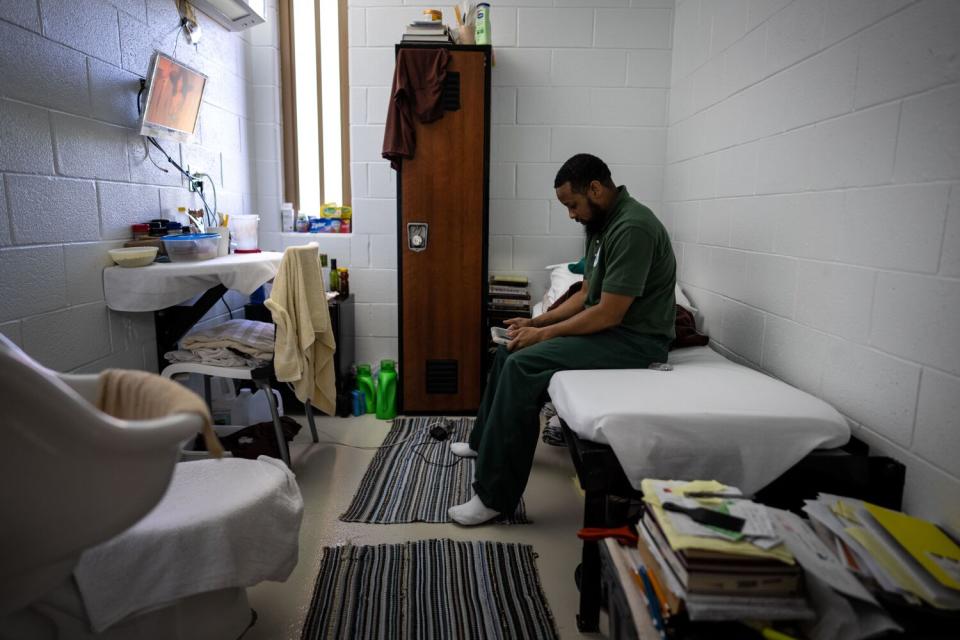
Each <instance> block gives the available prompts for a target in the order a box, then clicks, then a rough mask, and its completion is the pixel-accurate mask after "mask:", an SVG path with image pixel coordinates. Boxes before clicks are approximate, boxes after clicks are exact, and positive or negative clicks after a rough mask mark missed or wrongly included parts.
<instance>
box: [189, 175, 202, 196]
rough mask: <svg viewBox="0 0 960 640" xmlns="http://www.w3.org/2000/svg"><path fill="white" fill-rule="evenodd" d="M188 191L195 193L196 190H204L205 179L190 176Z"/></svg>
mask: <svg viewBox="0 0 960 640" xmlns="http://www.w3.org/2000/svg"><path fill="white" fill-rule="evenodd" d="M187 191H189V192H190V193H194V192H196V191H199V192H202V191H203V180H202V179H200V178H190V179H189V180H188V181H187Z"/></svg>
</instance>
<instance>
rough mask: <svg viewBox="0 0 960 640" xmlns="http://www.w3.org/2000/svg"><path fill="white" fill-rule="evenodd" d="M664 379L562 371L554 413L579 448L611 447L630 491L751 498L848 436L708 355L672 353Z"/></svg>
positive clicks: (842, 425) (814, 410) (554, 391)
mask: <svg viewBox="0 0 960 640" xmlns="http://www.w3.org/2000/svg"><path fill="white" fill-rule="evenodd" d="M669 363H670V364H671V365H672V366H673V370H672V371H655V370H651V369H608V370H592V371H576V370H574V371H561V372H559V373H557V374H555V375H554V376H553V378H552V379H551V381H550V387H549V393H550V398H551V399H552V401H553V404H554V406H555V407H556V409H557V414H558V415H559V416H560V418H561V419H562V420H563V421H564V422H565V423H566V425H567V426H568V427H569V428H570V429H571V430H572V431H573V432H574V433H576V434H577V436H579V437H580V438H582V439H584V440H588V441H591V442H595V443H598V444H605V445H609V446H610V448H611V449H612V450H613V452H614V453H615V454H616V457H617V459H618V460H619V462H620V465H621V467H622V468H623V471H624V473H625V475H626V476H627V479H628V480H629V481H630V484H631V485H632V486H633V487H634V488H635V489H639V488H640V481H641V480H642V479H644V478H669V479H691V480H692V479H715V480H719V481H721V482H724V483H727V484H731V485H734V486H737V487H740V488H741V489H742V490H743V491H744V492H745V493H754V492H756V491H757V490H759V489H761V488H762V487H763V486H765V485H766V484H768V483H769V482H771V481H772V480H774V479H776V478H777V477H778V476H779V475H780V474H782V473H783V472H784V471H786V470H787V469H789V468H790V467H792V466H793V465H794V464H796V463H797V462H798V461H799V460H800V459H801V458H803V457H804V456H806V455H807V454H808V453H810V452H811V451H813V450H815V449H818V448H834V447H839V446H842V445H844V444H846V442H847V441H848V440H849V438H850V428H849V426H848V425H847V423H846V421H845V420H844V419H843V417H842V416H841V415H840V414H839V413H838V412H837V411H836V409H834V408H833V407H831V406H830V405H828V404H827V403H825V402H824V401H822V400H820V399H819V398H816V397H814V396H812V395H810V394H808V393H806V392H804V391H801V390H799V389H796V388H794V387H791V386H790V385H788V384H786V383H784V382H781V381H779V380H777V379H775V378H772V377H770V376H767V375H765V374H763V373H760V372H758V371H754V370H753V369H750V368H748V367H745V366H743V365H740V364H737V363H735V362H732V361H730V360H728V359H727V358H725V357H723V356H722V355H720V354H719V353H717V352H715V351H714V350H713V349H711V348H710V347H691V348H686V349H678V350H676V351H672V352H670V357H669Z"/></svg>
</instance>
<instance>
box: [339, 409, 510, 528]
mask: <svg viewBox="0 0 960 640" xmlns="http://www.w3.org/2000/svg"><path fill="white" fill-rule="evenodd" d="M439 420H440V418H438V417H436V416H431V417H402V418H396V419H395V420H394V421H393V427H392V428H391V429H390V433H388V434H387V437H386V438H385V439H384V441H383V445H382V447H381V448H380V449H379V450H378V451H377V453H376V455H375V456H374V457H373V461H372V462H371V463H370V467H369V468H368V469H367V472H366V473H365V474H364V476H363V480H361V481H360V488H359V489H357V492H356V494H354V496H353V500H352V501H351V503H350V506H349V508H347V511H346V512H345V513H344V514H343V515H341V516H340V519H341V520H343V521H345V522H369V523H376V524H400V523H405V522H450V517H449V516H448V515H447V509H449V508H450V507H452V506H454V505H458V504H462V503H464V502H466V501H467V500H469V499H470V497H471V496H472V495H473V488H472V484H473V460H472V459H469V458H458V457H457V456H455V455H453V454H452V453H450V443H451V442H457V441H464V440H467V438H468V437H469V435H470V429H471V427H472V426H473V420H474V419H473V418H453V419H452V420H453V431H452V432H451V434H450V438H449V439H448V440H443V441H438V440H434V439H433V438H432V437H431V436H430V426H431V425H432V424H433V423H436V422H438V421H439ZM500 522H503V523H508V524H527V523H529V520H527V514H526V511H525V510H524V506H523V501H522V500H521V501H520V504H519V506H517V510H516V512H515V513H514V514H512V515H511V516H510V517H509V518H503V519H502V520H500Z"/></svg>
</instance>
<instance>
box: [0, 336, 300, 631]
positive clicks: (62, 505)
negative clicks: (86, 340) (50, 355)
mask: <svg viewBox="0 0 960 640" xmlns="http://www.w3.org/2000/svg"><path fill="white" fill-rule="evenodd" d="M99 384H100V382H99V376H98V375H96V374H92V375H69V374H61V373H57V372H55V371H52V370H50V369H47V368H45V367H43V366H42V365H40V364H39V363H37V362H36V361H34V360H32V359H31V358H30V357H29V356H27V355H26V354H25V353H24V352H23V351H22V350H20V349H19V348H18V347H17V346H16V345H14V344H13V343H12V342H11V341H10V340H9V339H7V338H6V337H4V336H3V335H0V406H2V407H3V413H2V414H0V415H2V418H0V437H2V440H3V442H4V445H5V455H4V460H3V463H0V510H2V511H0V523H2V524H0V639H2V640H8V639H10V640H13V639H19V638H36V639H37V640H48V639H49V640H54V639H59V638H73V639H77V640H88V639H89V640H93V639H94V638H97V639H101V638H102V639H103V640H208V639H210V638H237V637H239V636H240V635H242V634H243V632H244V630H245V629H247V628H248V627H249V626H251V625H252V621H251V610H250V606H249V603H248V600H247V596H246V586H249V585H250V584H253V583H250V582H246V583H244V582H243V581H242V580H241V579H240V578H237V581H236V582H235V583H229V584H224V585H221V586H212V587H209V588H208V589H206V590H202V591H189V592H188V593H187V594H186V595H184V596H183V597H180V598H178V599H174V600H165V601H163V603H160V604H159V606H150V607H148V608H146V609H143V610H139V611H133V612H131V613H130V614H129V615H127V616H125V617H124V618H122V619H120V620H119V621H117V622H116V623H115V624H113V625H111V626H110V627H109V628H107V629H106V630H104V631H102V632H101V633H94V632H93V631H92V630H91V628H90V621H89V619H88V617H87V609H86V608H85V602H84V601H83V600H81V593H80V590H79V588H78V586H77V583H76V581H75V579H74V571H75V569H76V568H77V566H78V562H82V560H81V556H82V555H83V554H84V552H87V551H91V550H96V549H99V548H102V546H103V545H104V544H111V543H112V542H114V541H115V540H118V539H122V538H124V537H125V536H126V539H127V540H130V539H131V537H136V536H133V534H132V532H138V533H137V534H136V535H137V536H140V537H141V538H143V539H145V540H151V539H153V538H155V536H156V533H157V532H158V531H168V530H170V531H173V530H177V531H178V533H176V534H174V535H176V536H177V537H176V538H175V539H174V541H175V544H183V545H185V546H186V547H187V548H190V547H191V545H193V546H194V547H196V546H197V545H198V543H197V541H196V540H195V537H196V536H195V534H194V532H193V530H189V528H188V527H187V526H186V524H187V523H189V524H190V525H193V524H195V523H196V522H197V520H198V518H197V514H198V513H201V514H203V516H204V517H205V518H206V519H207V520H210V521H216V522H218V523H220V522H222V523H223V525H222V531H220V529H219V528H218V529H217V531H220V532H219V533H218V536H220V537H221V538H222V539H224V540H227V539H228V538H229V537H230V536H233V538H232V540H230V544H234V545H236V544H238V543H237V539H238V538H241V539H243V540H246V539H247V536H249V535H250V534H249V531H246V530H230V528H229V523H230V522H234V521H237V519H238V518H239V519H242V518H244V517H247V518H249V514H250V513H252V512H258V513H260V512H262V513H264V514H268V515H267V517H268V518H272V517H274V514H276V513H277V512H278V507H277V505H279V506H280V507H282V508H283V510H284V513H286V512H292V511H295V510H296V509H299V510H300V512H301V514H302V508H303V502H302V500H300V499H299V492H297V495H296V500H299V504H297V502H296V500H292V498H291V492H290V489H289V487H288V486H287V483H289V482H291V481H292V476H290V478H291V479H287V478H279V479H277V478H276V477H274V478H271V477H269V476H267V475H265V474H264V473H256V471H257V470H258V468H259V467H260V466H261V464H262V463H261V462H260V461H254V460H225V461H223V463H224V465H225V466H226V467H229V468H225V470H224V473H223V474H222V475H221V474H212V475H211V474H210V473H209V471H208V469H209V468H210V467H205V466H204V464H205V463H198V462H185V463H181V464H180V465H179V466H178V465H177V460H178V459H179V457H180V446H181V443H182V442H183V441H184V440H185V439H187V438H189V437H191V436H193V435H194V434H196V433H197V432H198V431H200V430H201V428H202V426H203V418H202V417H201V416H199V415H197V414H194V413H178V414H172V415H169V416H165V417H162V418H156V419H151V420H119V419H116V418H114V417H112V416H110V415H108V414H106V413H104V412H102V411H100V410H98V409H97V408H96V406H95V403H96V400H97V394H98V391H99ZM210 462H212V463H214V464H220V462H219V461H210ZM237 465H248V466H249V468H246V467H245V468H243V469H240V470H239V471H238V468H237ZM175 468H176V469H178V471H177V474H178V475H177V476H176V478H174V469H175ZM194 469H196V471H194ZM228 472H230V473H228ZM198 478H202V479H203V483H202V489H201V490H194V487H195V486H196V485H197V484H198V483H197V479H198ZM168 490H179V491H180V492H181V493H185V495H187V496H189V497H188V498H183V499H178V500H177V501H175V502H173V503H169V504H167V503H164V501H163V498H164V496H165V494H166V493H167V491H168ZM228 492H232V495H233V496H234V498H233V499H232V500H217V498H218V497H220V498H222V497H223V496H224V495H226V494H227V493H228ZM238 495H239V496H241V498H240V499H238V498H236V496H238ZM164 504H166V507H163V505H164ZM158 505H160V506H158ZM198 505H199V506H198ZM181 512H183V515H180V514H181ZM150 517H153V518H154V520H156V521H157V522H160V525H157V528H149V527H145V526H144V525H143V523H144V522H147V521H149V520H150ZM177 518H181V519H183V521H182V522H180V521H178V520H177ZM138 527H139V529H138ZM205 530H206V531H207V532H209V531H210V530H211V527H210V526H207V527H206V528H205ZM298 531H299V528H297V530H295V531H294V530H293V529H291V530H290V532H285V533H286V534H288V535H287V538H286V539H284V538H283V536H273V537H270V538H269V540H266V539H261V540H260V541H259V542H258V544H259V545H263V544H265V543H266V544H269V543H274V542H275V543H276V547H275V548H276V549H277V555H276V556H275V557H274V558H273V559H272V561H273V562H275V563H276V564H275V565H274V566H266V568H265V569H263V570H264V571H274V570H277V571H279V569H277V567H280V566H282V565H283V563H287V562H289V561H290V558H291V557H294V558H295V556H296V542H295V540H296V536H297V535H298ZM184 532H186V533H184ZM291 538H292V539H293V540H294V542H292V543H291V540H290V539H291ZM198 539H199V540H201V542H202V541H204V540H209V534H208V535H207V536H206V537H205V538H198ZM229 547H230V545H229V544H226V543H225V548H229ZM194 562H195V558H190V560H189V561H187V562H185V563H184V564H182V565H180V566H178V567H176V569H178V570H179V571H180V574H181V575H184V574H187V573H189V572H190V571H193V570H196V565H195V564H194ZM294 562H295V560H294ZM172 569H174V567H165V570H172ZM270 579H273V578H270ZM253 620H255V617H254V618H253Z"/></svg>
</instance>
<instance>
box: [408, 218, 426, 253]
mask: <svg viewBox="0 0 960 640" xmlns="http://www.w3.org/2000/svg"><path fill="white" fill-rule="evenodd" d="M427 232H428V225H427V223H426V222H408V223H407V248H408V249H409V250H410V251H423V250H425V249H426V248H427Z"/></svg>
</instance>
